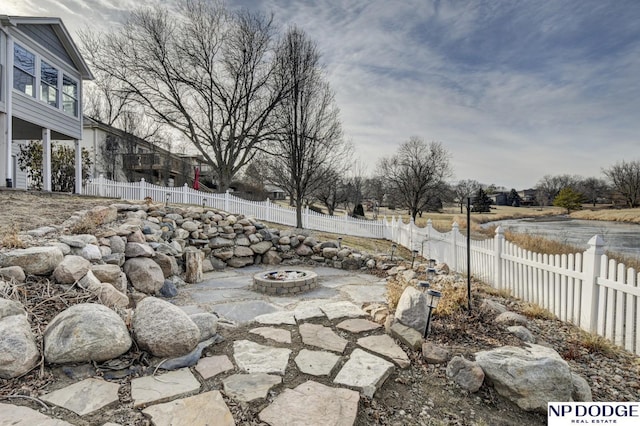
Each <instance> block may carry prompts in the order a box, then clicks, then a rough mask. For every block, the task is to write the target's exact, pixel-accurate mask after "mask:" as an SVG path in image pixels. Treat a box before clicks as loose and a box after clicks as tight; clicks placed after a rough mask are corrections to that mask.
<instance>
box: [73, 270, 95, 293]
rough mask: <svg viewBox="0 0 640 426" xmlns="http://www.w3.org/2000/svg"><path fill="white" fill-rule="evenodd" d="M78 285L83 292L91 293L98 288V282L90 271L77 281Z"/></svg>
mask: <svg viewBox="0 0 640 426" xmlns="http://www.w3.org/2000/svg"><path fill="white" fill-rule="evenodd" d="M78 285H79V286H80V287H81V288H83V289H85V290H89V291H93V290H95V289H97V288H98V287H100V280H99V279H98V278H96V276H95V275H94V274H93V272H92V271H87V273H86V274H85V276H84V277H82V279H81V280H80V281H78Z"/></svg>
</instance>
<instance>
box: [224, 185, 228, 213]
mask: <svg viewBox="0 0 640 426" xmlns="http://www.w3.org/2000/svg"><path fill="white" fill-rule="evenodd" d="M224 211H225V212H227V213H229V190H228V189H227V190H226V192H225V193H224Z"/></svg>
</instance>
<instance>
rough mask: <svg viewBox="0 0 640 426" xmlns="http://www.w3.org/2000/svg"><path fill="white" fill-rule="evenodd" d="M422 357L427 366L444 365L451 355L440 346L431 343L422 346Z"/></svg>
mask: <svg viewBox="0 0 640 426" xmlns="http://www.w3.org/2000/svg"><path fill="white" fill-rule="evenodd" d="M422 357H423V358H424V360H425V361H427V363H429V364H444V363H445V362H447V361H449V359H450V358H451V353H450V352H449V351H448V350H447V349H445V348H442V347H440V346H437V345H435V344H433V343H431V342H424V343H423V344H422Z"/></svg>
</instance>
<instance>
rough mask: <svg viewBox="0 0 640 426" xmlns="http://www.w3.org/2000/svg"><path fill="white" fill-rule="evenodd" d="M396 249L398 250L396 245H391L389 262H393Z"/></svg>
mask: <svg viewBox="0 0 640 426" xmlns="http://www.w3.org/2000/svg"><path fill="white" fill-rule="evenodd" d="M396 248H398V246H397V245H395V244H391V261H392V262H393V253H395V251H396Z"/></svg>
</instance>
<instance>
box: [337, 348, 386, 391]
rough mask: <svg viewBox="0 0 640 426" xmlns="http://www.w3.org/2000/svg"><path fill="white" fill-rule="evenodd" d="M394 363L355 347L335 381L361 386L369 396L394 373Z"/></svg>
mask: <svg viewBox="0 0 640 426" xmlns="http://www.w3.org/2000/svg"><path fill="white" fill-rule="evenodd" d="M393 368H394V367H393V364H392V363H390V362H389V361H386V360H384V359H382V358H380V357H377V356H375V355H372V354H370V353H368V352H365V351H363V350H362V349H354V350H353V352H351V355H350V357H349V360H348V361H347V362H346V363H345V364H344V366H343V367H342V369H341V370H340V371H339V372H338V374H337V375H336V377H335V379H334V380H333V382H334V383H337V384H341V385H347V386H351V387H355V388H359V389H360V390H361V391H362V393H363V394H364V395H366V396H368V397H369V398H373V395H374V394H375V392H376V390H377V389H378V388H379V387H380V386H382V385H383V383H384V382H385V380H387V377H389V376H390V375H391V373H393Z"/></svg>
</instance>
